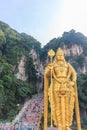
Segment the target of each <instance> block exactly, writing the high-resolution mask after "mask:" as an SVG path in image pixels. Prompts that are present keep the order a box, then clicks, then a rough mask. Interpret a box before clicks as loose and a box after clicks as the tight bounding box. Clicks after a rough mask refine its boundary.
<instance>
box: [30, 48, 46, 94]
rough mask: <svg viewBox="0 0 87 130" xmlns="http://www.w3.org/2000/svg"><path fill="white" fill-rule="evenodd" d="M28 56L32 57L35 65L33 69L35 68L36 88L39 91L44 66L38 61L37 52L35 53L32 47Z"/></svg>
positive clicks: (41, 84) (41, 85) (41, 86)
mask: <svg viewBox="0 0 87 130" xmlns="http://www.w3.org/2000/svg"><path fill="white" fill-rule="evenodd" d="M30 56H31V57H32V59H33V64H34V65H35V69H36V70H37V74H36V75H37V79H38V80H37V84H36V86H37V90H38V92H40V91H41V90H42V88H43V73H44V66H43V65H42V63H41V61H40V56H39V53H36V51H35V50H34V49H32V50H31V51H30Z"/></svg>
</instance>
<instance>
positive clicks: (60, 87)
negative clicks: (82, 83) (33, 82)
mask: <svg viewBox="0 0 87 130" xmlns="http://www.w3.org/2000/svg"><path fill="white" fill-rule="evenodd" d="M48 55H49V56H50V58H51V63H50V64H48V65H47V66H46V68H45V72H44V130H47V129H48V126H47V121H48V120H47V117H48V99H49V102H50V106H51V127H52V122H53V121H54V124H55V126H56V127H58V130H71V128H70V126H71V125H72V121H73V111H74V108H75V110H76V120H77V126H78V130H81V125H80V115H79V105H78V95H77V87H76V78H77V76H76V72H75V70H74V68H73V67H72V66H71V65H70V64H69V63H67V62H66V60H65V58H64V53H63V51H62V50H61V49H60V48H59V49H58V50H57V52H56V56H55V58H54V61H53V62H52V57H53V56H54V55H55V53H54V51H53V50H50V51H49V52H48ZM49 84H50V85H49Z"/></svg>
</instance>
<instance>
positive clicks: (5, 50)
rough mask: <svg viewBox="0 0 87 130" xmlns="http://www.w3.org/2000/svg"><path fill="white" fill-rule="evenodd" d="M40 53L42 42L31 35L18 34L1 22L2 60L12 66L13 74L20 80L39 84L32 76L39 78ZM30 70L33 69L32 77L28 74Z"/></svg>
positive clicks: (0, 47)
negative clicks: (29, 61)
mask: <svg viewBox="0 0 87 130" xmlns="http://www.w3.org/2000/svg"><path fill="white" fill-rule="evenodd" d="M32 50H34V51H35V53H33V55H31V53H32ZM40 52H41V43H40V42H38V41H37V40H36V39H34V38H33V37H32V36H30V35H27V34H25V33H18V32H17V31H16V30H14V29H12V28H11V27H10V26H9V25H8V24H6V23H3V22H1V21H0V59H1V61H2V62H6V63H8V64H11V65H12V67H13V74H14V75H15V76H16V77H17V78H18V79H21V80H23V81H28V82H32V83H35V84H36V83H37V82H36V81H35V82H34V81H33V76H31V75H33V73H34V74H35V75H34V76H37V75H38V74H39V72H40V71H39V67H37V66H38V65H40V58H39V57H40V56H39V55H40ZM29 59H31V64H29V66H27V65H26V64H28V60H29ZM37 59H38V60H37ZM35 62H38V63H35ZM37 64H38V65H37ZM26 66H27V67H26ZM31 66H33V68H32V67H31ZM29 68H31V70H30V72H31V73H32V74H31V75H30V74H29V73H27V72H28V71H27V70H29Z"/></svg>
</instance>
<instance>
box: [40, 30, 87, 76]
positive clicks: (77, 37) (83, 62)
mask: <svg viewBox="0 0 87 130" xmlns="http://www.w3.org/2000/svg"><path fill="white" fill-rule="evenodd" d="M59 47H60V48H62V49H63V51H64V53H65V58H66V60H67V61H68V62H70V63H71V64H72V65H73V66H74V68H75V69H76V71H77V73H78V74H80V73H86V72H87V50H86V49H87V37H86V36H84V35H83V34H81V33H79V32H75V30H71V31H70V32H64V33H63V35H62V37H59V38H54V39H52V40H51V41H50V42H49V43H47V44H46V45H45V46H44V47H43V49H42V58H43V59H45V61H46V62H48V60H47V59H48V56H47V52H48V50H49V49H53V50H54V51H56V50H57V48H59Z"/></svg>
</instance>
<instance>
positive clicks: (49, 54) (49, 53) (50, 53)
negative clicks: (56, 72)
mask: <svg viewBox="0 0 87 130" xmlns="http://www.w3.org/2000/svg"><path fill="white" fill-rule="evenodd" d="M54 55H55V52H54V51H53V50H52V49H51V50H49V51H48V56H49V57H50V62H51V64H52V60H53V57H54ZM52 69H53V67H52V66H51V79H50V80H51V127H53V123H52Z"/></svg>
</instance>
